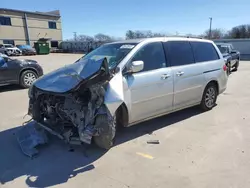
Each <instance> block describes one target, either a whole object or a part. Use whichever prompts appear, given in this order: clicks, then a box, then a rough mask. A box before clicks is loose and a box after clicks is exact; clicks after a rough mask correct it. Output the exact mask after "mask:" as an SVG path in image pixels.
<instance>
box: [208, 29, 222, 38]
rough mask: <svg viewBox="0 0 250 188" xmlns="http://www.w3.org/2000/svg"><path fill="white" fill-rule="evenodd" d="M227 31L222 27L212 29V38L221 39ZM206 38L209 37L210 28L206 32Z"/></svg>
mask: <svg viewBox="0 0 250 188" xmlns="http://www.w3.org/2000/svg"><path fill="white" fill-rule="evenodd" d="M224 34H225V32H224V31H223V30H222V29H212V30H211V37H210V39H220V38H223V37H224ZM204 37H205V38H209V29H208V30H206V31H205V33H204Z"/></svg>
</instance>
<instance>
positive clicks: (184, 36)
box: [167, 35, 204, 39]
mask: <svg viewBox="0 0 250 188" xmlns="http://www.w3.org/2000/svg"><path fill="white" fill-rule="evenodd" d="M167 37H183V38H196V39H204V38H203V37H198V36H188V35H169V36H167Z"/></svg>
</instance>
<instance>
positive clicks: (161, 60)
mask: <svg viewBox="0 0 250 188" xmlns="http://www.w3.org/2000/svg"><path fill="white" fill-rule="evenodd" d="M132 61H143V62H144V68H143V70H142V71H150V70H154V69H159V68H163V67H166V59H165V54H164V50H163V46H162V43H161V42H154V43H150V44H147V45H146V46H144V47H142V48H141V49H140V50H139V51H138V52H136V54H135V56H134V57H133V58H132Z"/></svg>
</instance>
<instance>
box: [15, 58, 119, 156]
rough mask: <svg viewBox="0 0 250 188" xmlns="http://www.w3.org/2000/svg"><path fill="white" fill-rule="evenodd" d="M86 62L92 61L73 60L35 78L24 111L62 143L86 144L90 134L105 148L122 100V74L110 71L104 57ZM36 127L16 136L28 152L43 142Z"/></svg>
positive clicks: (112, 131) (111, 137)
mask: <svg viewBox="0 0 250 188" xmlns="http://www.w3.org/2000/svg"><path fill="white" fill-rule="evenodd" d="M89 63H93V62H92V61H87V62H81V63H79V65H78V63H75V64H72V65H70V66H68V67H66V68H63V69H59V70H57V71H55V72H53V73H51V74H47V75H45V76H44V77H42V79H39V80H37V81H36V82H35V83H34V84H33V86H32V88H30V90H29V98H30V101H29V109H28V114H29V115H30V116H31V117H32V119H33V120H34V121H33V124H36V125H38V126H39V128H42V129H43V130H45V131H47V132H49V133H51V134H53V135H55V136H57V137H59V138H60V139H62V140H64V141H65V142H66V143H69V144H74V145H81V144H84V143H87V144H90V143H91V141H92V138H93V140H94V141H95V143H96V144H97V145H98V146H99V147H101V148H105V149H109V148H110V147H112V145H113V139H114V137H115V132H116V113H115V111H116V110H117V108H118V107H119V106H120V105H121V104H122V101H123V90H122V75H121V74H116V75H115V76H113V75H111V73H110V71H109V69H108V66H107V60H106V58H105V59H102V60H100V61H97V62H94V63H95V64H94V65H93V64H92V65H91V66H89ZM86 67H87V68H88V67H91V70H90V71H86V70H85V69H86ZM93 67H94V68H93ZM83 68H85V69H83ZM27 125H28V124H27ZM27 130H28V129H27ZM38 130H40V129H36V128H34V129H31V130H30V131H29V130H28V131H26V133H25V134H24V132H25V131H23V133H22V135H21V136H20V138H18V140H20V141H19V143H20V146H21V148H22V150H23V152H24V153H25V154H27V153H28V154H27V155H29V156H32V155H33V153H34V152H33V151H31V150H30V149H31V148H32V149H33V148H35V146H36V145H39V143H45V142H47V138H41V137H40V136H41V135H44V134H43V133H40V132H38ZM27 132H31V133H32V134H33V133H36V135H38V136H36V135H33V136H32V135H30V136H29V134H28V133H27ZM27 135H28V136H27ZM25 138H28V139H25ZM34 138H35V139H36V141H34ZM27 143H28V144H27ZM32 152H33V153H32Z"/></svg>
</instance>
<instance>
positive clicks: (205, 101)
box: [200, 83, 218, 111]
mask: <svg viewBox="0 0 250 188" xmlns="http://www.w3.org/2000/svg"><path fill="white" fill-rule="evenodd" d="M217 96H218V91H217V87H216V85H215V84H214V83H210V84H208V85H207V87H206V88H205V90H204V93H203V96H202V101H201V104H200V107H201V109H202V110H204V111H208V110H211V109H212V108H213V107H214V106H215V104H216V100H217Z"/></svg>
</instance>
